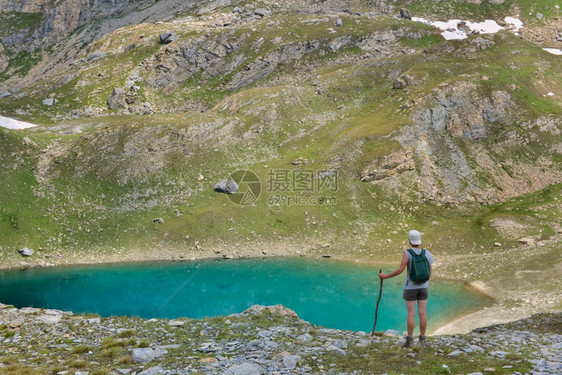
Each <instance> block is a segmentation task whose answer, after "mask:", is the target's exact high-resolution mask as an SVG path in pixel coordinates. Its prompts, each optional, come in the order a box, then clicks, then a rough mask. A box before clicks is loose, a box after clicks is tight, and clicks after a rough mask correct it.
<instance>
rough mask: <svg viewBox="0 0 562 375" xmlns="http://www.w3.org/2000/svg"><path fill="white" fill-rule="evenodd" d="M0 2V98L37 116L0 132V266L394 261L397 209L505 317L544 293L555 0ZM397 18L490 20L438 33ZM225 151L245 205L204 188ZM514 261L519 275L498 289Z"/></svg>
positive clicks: (541, 299) (560, 159)
mask: <svg viewBox="0 0 562 375" xmlns="http://www.w3.org/2000/svg"><path fill="white" fill-rule="evenodd" d="M400 9H405V10H404V11H402V12H400ZM0 10H1V13H0V15H1V17H2V20H3V25H4V26H2V27H1V28H0V42H1V43H2V44H1V45H0V48H1V49H2V50H1V51H0V53H1V55H0V56H1V57H0V71H1V73H0V82H1V83H0V93H1V94H0V96H2V98H1V99H0V112H1V114H2V115H4V116H8V117H15V118H18V119H21V120H25V121H30V122H32V123H36V124H38V125H39V126H38V127H34V128H30V129H27V130H21V131H14V130H0V165H1V166H0V167H1V168H0V175H1V181H2V184H1V185H0V231H1V233H2V237H1V238H0V246H1V247H2V253H1V259H2V265H3V266H14V265H19V264H20V262H24V265H26V264H27V265H29V264H33V265H43V266H44V265H52V264H64V263H73V262H96V261H112V260H139V259H154V258H156V259H163V258H166V259H169V258H173V259H189V258H199V257H228V258H231V257H239V256H262V255H264V254H267V255H303V256H304V255H308V256H319V255H331V256H337V257H341V258H345V259H352V260H357V261H366V262H371V263H377V264H379V263H380V264H390V263H395V262H396V260H397V259H399V256H400V255H399V253H400V249H399V247H400V246H401V245H404V237H405V235H404V234H405V233H406V232H407V230H408V229H409V228H414V227H415V228H418V229H420V230H421V231H422V232H423V233H424V239H425V240H426V241H427V242H426V243H427V246H428V247H429V248H431V249H432V252H433V253H434V254H436V258H437V259H438V260H439V261H438V264H437V267H436V270H437V271H436V272H437V276H438V277H439V276H440V277H442V278H452V279H459V280H463V281H469V282H479V283H480V284H478V285H483V288H484V289H487V291H488V292H489V293H490V294H492V295H494V297H497V298H498V299H500V300H502V302H501V303H500V305H499V306H500V307H501V308H499V310H501V311H507V310H506V309H511V308H513V309H515V310H513V311H515V313H513V314H514V316H521V315H528V314H529V312H530V311H543V310H556V309H560V306H561V305H560V304H561V302H560V293H559V292H558V291H559V290H560V286H561V285H560V283H561V282H562V281H561V280H560V278H559V277H557V274H558V272H559V268H560V264H561V263H560V246H561V245H560V238H561V234H562V219H561V217H562V215H561V214H562V212H561V211H562V209H561V208H562V201H561V199H562V194H561V190H562V185H561V182H562V180H561V179H562V141H561V139H562V138H561V137H560V134H561V132H562V120H561V118H562V116H561V113H562V102H561V99H560V98H562V91H561V87H562V73H561V71H560V69H559V66H560V61H561V57H560V56H559V55H555V54H551V53H549V52H547V51H545V50H543V48H547V47H548V48H560V47H561V44H562V42H561V41H560V31H561V28H560V17H562V15H561V14H560V9H559V7H557V4H556V2H554V1H549V0H543V1H535V2H529V1H522V0H514V1H484V0H483V1H461V0H458V1H452V2H442V1H392V2H391V1H388V2H386V1H382V0H381V1H359V0H345V1H344V0H339V1H336V0H326V1H312V0H310V1H291V0H283V1H277V2H272V1H271V2H270V1H236V0H215V1H200V2H185V1H181V2H179V1H172V0H160V1H148V0H147V1H83V2H71V1H64V0H63V1H58V2H53V1H17V2H14V1H2V2H0ZM406 10H407V11H406ZM400 13H402V16H400ZM411 16H414V17H423V18H425V19H431V20H449V19H452V18H456V19H459V20H466V21H482V20H484V19H492V20H495V21H497V23H498V25H503V26H505V27H504V29H502V30H501V31H499V32H498V33H494V34H485V33H478V34H476V33H472V34H470V35H468V37H467V38H466V39H463V40H445V39H444V38H443V37H442V36H441V31H440V30H438V29H436V28H434V27H431V26H428V25H426V24H424V23H421V22H415V21H413V20H411V19H409V18H411ZM505 17H514V18H517V17H519V18H520V20H521V21H522V22H523V28H521V29H520V30H519V31H518V32H517V33H515V31H514V30H512V29H510V26H508V24H507V23H506V21H505V19H506V18H505ZM457 26H459V25H458V24H457ZM460 27H461V28H465V29H466V27H467V26H466V22H465V24H464V25H463V24H461V25H460ZM240 169H249V170H251V171H252V172H253V173H255V175H256V176H257V177H258V178H259V179H260V180H261V185H260V187H261V192H260V193H261V195H260V197H259V199H257V200H256V201H255V202H253V204H250V205H245V206H239V205H236V204H234V203H233V202H232V201H231V200H230V199H229V197H228V196H226V195H224V194H218V193H215V192H214V191H213V186H214V185H215V183H217V182H218V181H219V180H221V179H225V178H227V177H228V176H229V175H230V174H231V173H233V172H234V171H236V170H240ZM283 178H285V180H280V179H283ZM297 179H299V180H297ZM280 181H281V182H283V181H284V185H282V184H281V185H280ZM320 181H322V183H323V184H324V185H322V184H321V183H320ZM281 187H283V189H281V190H280V188H281ZM322 203H325V204H322ZM23 247H28V248H31V249H33V250H35V253H34V255H32V256H31V257H30V258H21V256H20V254H19V253H18V252H17V250H18V249H21V248H23ZM506 257H513V258H510V261H509V262H508V263H509V267H500V266H499V265H501V264H504V262H503V261H504V260H505V258H506ZM482 259H485V260H486V262H483V261H482ZM482 263H484V264H482ZM513 267H519V268H517V269H516V270H515V271H514V272H518V271H520V272H519V273H517V276H516V277H517V278H518V280H519V281H520V282H518V283H517V288H516V290H514V292H513V294H511V293H510V294H508V295H503V296H502V295H501V293H500V292H499V291H500V290H501V282H507V283H509V278H510V277H511V275H512V271H513ZM538 272H541V274H543V275H547V276H551V277H546V278H545V279H544V280H549V281H552V280H554V281H553V282H551V283H547V282H543V281H536V280H535V279H536V278H535V276H536V274H537V273H538ZM499 280H500V281H501V282H500V281H499ZM541 280H542V279H541ZM537 290H540V292H539V294H538V295H536V293H537V292H536V291H537ZM547 297H548V298H547ZM547 300H548V301H549V302H551V303H546V302H545V301H547ZM529 301H531V302H532V303H531V302H529ZM494 311H496V310H494ZM496 313H497V311H496ZM517 314H519V315H517Z"/></svg>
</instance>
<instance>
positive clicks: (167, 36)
mask: <svg viewBox="0 0 562 375" xmlns="http://www.w3.org/2000/svg"><path fill="white" fill-rule="evenodd" d="M178 38H179V37H178V35H177V34H176V33H174V32H173V31H164V32H163V33H162V34H160V43H161V44H170V43H172V42H173V41H174V40H177V39H178Z"/></svg>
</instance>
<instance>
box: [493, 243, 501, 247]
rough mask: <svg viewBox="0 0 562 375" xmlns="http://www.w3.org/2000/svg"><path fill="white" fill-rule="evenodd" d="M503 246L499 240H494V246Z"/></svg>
mask: <svg viewBox="0 0 562 375" xmlns="http://www.w3.org/2000/svg"><path fill="white" fill-rule="evenodd" d="M501 246H502V244H501V243H499V242H494V247H501Z"/></svg>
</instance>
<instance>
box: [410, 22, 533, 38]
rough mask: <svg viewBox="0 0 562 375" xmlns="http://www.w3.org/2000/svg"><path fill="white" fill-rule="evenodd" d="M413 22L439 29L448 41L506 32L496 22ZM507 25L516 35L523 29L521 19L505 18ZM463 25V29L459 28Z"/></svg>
mask: <svg viewBox="0 0 562 375" xmlns="http://www.w3.org/2000/svg"><path fill="white" fill-rule="evenodd" d="M412 21H414V22H421V23H424V24H426V25H430V26H433V27H436V28H438V29H439V30H441V31H442V33H441V35H442V36H443V38H445V39H446V40H462V39H466V38H468V34H472V33H474V34H495V33H497V32H498V31H500V30H504V27H502V26H500V25H499V24H498V23H497V22H496V21H494V20H485V21H483V22H472V21H467V20H457V19H454V20H449V21H446V22H443V21H429V20H426V19H425V18H420V17H412ZM505 23H506V24H508V25H510V26H511V29H513V30H514V32H515V34H517V35H518V34H519V33H518V31H519V29H520V28H521V27H523V22H521V20H520V19H519V18H514V17H505ZM459 25H461V27H462V29H461V28H459Z"/></svg>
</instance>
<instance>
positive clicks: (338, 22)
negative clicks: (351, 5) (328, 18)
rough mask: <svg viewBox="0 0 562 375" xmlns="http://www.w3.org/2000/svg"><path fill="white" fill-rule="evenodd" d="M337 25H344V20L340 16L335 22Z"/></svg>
mask: <svg viewBox="0 0 562 375" xmlns="http://www.w3.org/2000/svg"><path fill="white" fill-rule="evenodd" d="M335 25H336V27H342V26H343V21H342V19H341V18H338V19H337V20H336V22H335Z"/></svg>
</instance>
